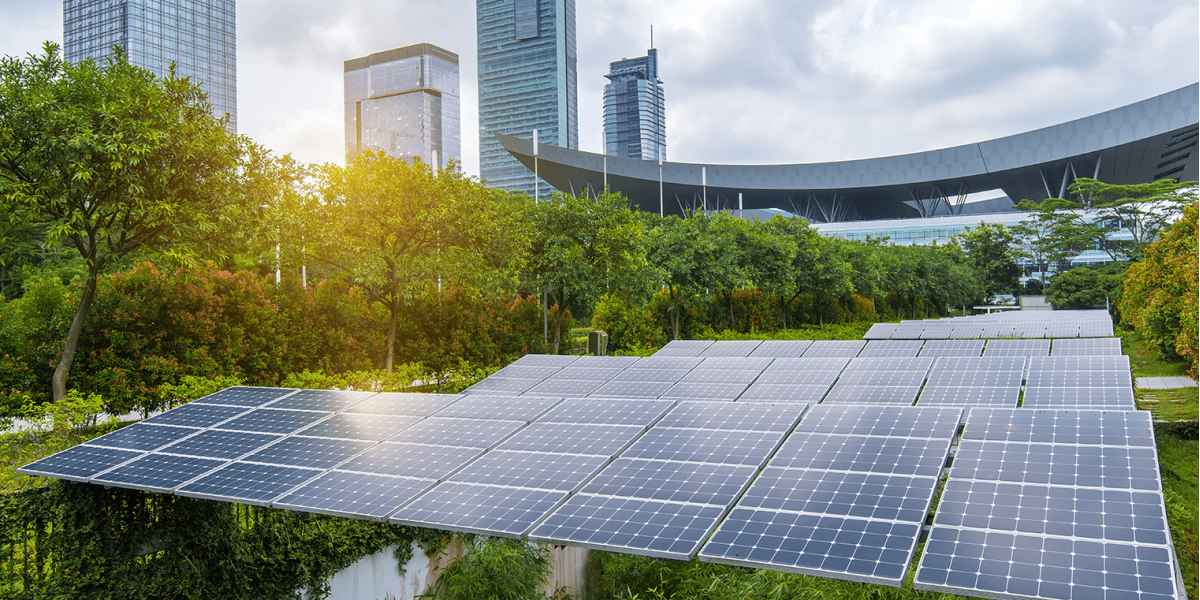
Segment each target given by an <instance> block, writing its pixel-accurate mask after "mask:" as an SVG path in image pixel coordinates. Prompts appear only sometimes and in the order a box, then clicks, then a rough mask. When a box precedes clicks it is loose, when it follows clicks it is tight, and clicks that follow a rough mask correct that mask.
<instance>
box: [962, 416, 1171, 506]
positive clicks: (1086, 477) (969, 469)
mask: <svg viewBox="0 0 1200 600" xmlns="http://www.w3.org/2000/svg"><path fill="white" fill-rule="evenodd" d="M968 421H969V418H968ZM950 476H951V477H956V478H961V479H978V480H982V481H1006V482H1019V483H1040V484H1051V485H1067V486H1087V487H1105V488H1113V489H1119V490H1158V489H1159V486H1158V482H1159V476H1158V461H1157V460H1156V457H1155V453H1154V449H1153V448H1141V447H1127V448H1126V447H1113V446H1079V445H1073V444H1031V443H1028V442H982V441H977V440H963V442H962V444H960V445H959V449H958V454H957V456H956V458H955V459H954V466H953V468H952V469H951V471H950Z"/></svg>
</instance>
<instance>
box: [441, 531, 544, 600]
mask: <svg viewBox="0 0 1200 600" xmlns="http://www.w3.org/2000/svg"><path fill="white" fill-rule="evenodd" d="M460 539H461V540H462V541H463V544H464V546H465V552H464V553H463V555H462V556H460V557H459V558H457V559H455V560H454V561H453V562H451V563H450V564H449V565H447V566H446V567H445V568H444V569H442V571H441V573H439V575H438V580H437V585H436V587H435V588H434V589H433V590H432V591H431V592H429V593H427V594H425V595H423V596H422V598H427V599H428V600H531V599H534V598H549V596H547V595H546V594H544V593H542V591H541V590H542V587H543V586H545V585H546V583H547V582H549V581H550V575H551V574H552V573H553V569H552V568H551V566H550V549H549V548H547V547H546V546H542V545H538V544H533V543H531V542H526V541H524V540H514V539H508V538H485V537H473V536H464V537H462V538H460ZM556 597H561V595H557V594H556Z"/></svg>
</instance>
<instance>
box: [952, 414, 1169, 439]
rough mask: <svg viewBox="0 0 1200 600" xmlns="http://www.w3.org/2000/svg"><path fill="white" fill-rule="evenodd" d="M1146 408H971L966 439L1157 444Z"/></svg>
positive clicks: (965, 430) (966, 428)
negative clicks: (1103, 409) (1083, 409)
mask: <svg viewBox="0 0 1200 600" xmlns="http://www.w3.org/2000/svg"><path fill="white" fill-rule="evenodd" d="M1150 419H1151V415H1150V413H1148V412H1145V411H1119V410H1117V411H1092V410H1089V411H1080V410H1023V409H1022V410H1018V409H997V410H986V409H972V411H971V418H970V419H968V420H967V425H966V427H964V428H963V434H962V437H963V439H964V440H986V441H1004V442H1035V443H1045V444H1083V445H1105V446H1143V447H1154V427H1153V425H1152V423H1151V422H1150Z"/></svg>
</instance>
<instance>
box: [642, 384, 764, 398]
mask: <svg viewBox="0 0 1200 600" xmlns="http://www.w3.org/2000/svg"><path fill="white" fill-rule="evenodd" d="M747 387H749V383H689V382H686V381H681V382H679V383H676V384H675V385H673V386H671V389H669V390H667V391H665V392H663V394H662V396H660V398H663V399H665V400H729V401H731V402H732V401H733V400H736V399H737V397H738V396H741V395H742V392H744V391H746V388H747Z"/></svg>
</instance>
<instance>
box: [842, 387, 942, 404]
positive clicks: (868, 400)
mask: <svg viewBox="0 0 1200 600" xmlns="http://www.w3.org/2000/svg"><path fill="white" fill-rule="evenodd" d="M920 391H921V386H920V385H908V386H894V385H835V386H833V389H832V390H829V393H828V394H826V395H825V400H824V401H823V402H824V403H825V404H847V403H849V404H901V405H909V404H912V403H913V402H914V401H916V399H917V393H918V392H920Z"/></svg>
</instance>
